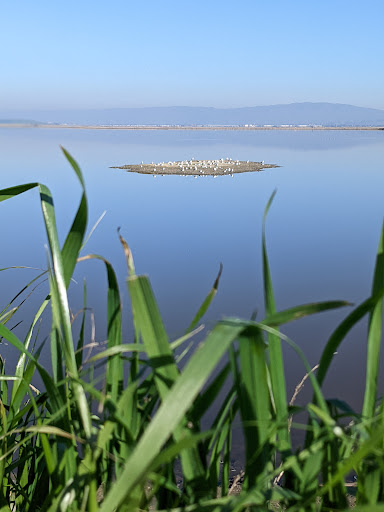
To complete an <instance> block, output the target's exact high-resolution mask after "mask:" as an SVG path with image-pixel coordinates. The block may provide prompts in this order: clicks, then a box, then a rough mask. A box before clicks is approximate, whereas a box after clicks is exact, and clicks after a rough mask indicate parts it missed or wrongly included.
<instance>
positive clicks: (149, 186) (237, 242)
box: [0, 129, 384, 407]
mask: <svg viewBox="0 0 384 512" xmlns="http://www.w3.org/2000/svg"><path fill="white" fill-rule="evenodd" d="M60 144H61V145H63V146H64V147H65V148H66V149H68V150H69V151H70V152H71V153H72V155H73V156H74V157H75V158H76V159H77V161H78V162H79V164H80V166H81V168H82V170H83V172H84V175H85V180H86V185H87V192H88V196H89V203H90V226H91V225H93V223H94V222H96V220H97V219H98V218H99V216H100V215H101V214H102V213H103V211H104V210H106V211H107V214H106V216H105V217H104V219H103V221H102V222H101V224H100V225H99V227H98V228H97V230H96V232H95V233H94V235H93V236H92V238H91V240H90V242H89V243H88V246H87V248H86V251H85V253H88V252H89V253H91V252H95V253H99V254H102V255H103V256H105V257H106V258H107V259H109V260H110V261H111V262H112V264H113V265H114V267H115V270H116V272H117V274H118V276H119V279H120V284H121V290H122V294H123V300H124V306H125V309H126V319H125V326H124V328H125V335H124V338H125V340H126V341H131V339H130V336H131V332H132V331H131V327H130V317H129V314H128V311H129V300H128V295H127V293H126V290H125V276H126V267H125V261H124V256H123V252H122V249H121V246H120V244H119V241H118V237H117V233H116V230H117V228H118V227H119V226H120V227H121V233H122V235H123V236H124V237H125V238H126V240H127V241H128V243H129V245H130V246H131V248H132V250H133V255H134V259H135V264H136V270H137V271H138V272H139V273H146V274H149V276H150V278H151V282H152V285H153V287H154V290H155V293H156V296H157V298H158V301H159V304H160V309H161V312H162V314H163V317H164V321H165V324H166V327H167V330H168V332H169V334H170V337H171V338H172V339H174V338H176V337H177V336H178V335H180V334H182V333H183V330H184V329H185V328H186V326H187V325H188V324H189V322H190V321H191V319H192V317H193V316H194V314H195V312H196V310H197V308H198V307H199V305H200V303H201V301H202V300H203V298H204V297H205V295H206V293H207V292H208V290H209V289H210V287H211V285H212V283H213V281H214V279H215V276H216V273H217V271H218V268H219V264H220V262H222V263H223V265H224V271H223V275H222V279H221V283H220V288H219V293H218V295H217V297H216V299H215V301H214V303H213V305H212V307H211V310H210V312H209V314H208V315H207V317H206V319H205V325H206V326H207V328H209V327H211V326H212V325H213V324H214V323H215V322H216V321H217V320H218V319H220V318H222V317H223V316H224V315H231V316H233V315H239V316H242V317H246V318H249V317H250V315H251V314H252V312H253V311H254V310H256V309H257V310H258V312H259V318H262V315H263V298H262V281H261V221H262V213H263V210H264V207H265V205H266V203H267V201H268V198H269V197H270V195H271V193H272V192H273V190H274V189H277V191H278V192H277V196H276V198H275V201H274V203H273V206H272V208H271V210H270V214H269V217H268V223H267V240H268V250H269V255H270V263H271V269H272V276H273V281H274V286H275V294H276V301H277V306H278V308H281V309H282V308H287V307H290V306H294V305H297V304H300V303H305V302H311V301H318V300H327V299H346V300H349V301H351V302H354V303H358V302H360V301H362V300H363V299H365V298H366V297H367V296H368V295H369V291H370V285H371V277H372V272H373V267H374V260H375V252H376V248H377V243H378V239H379V232H380V227H381V223H382V220H383V215H384V202H383V188H384V174H383V156H384V132H333V131H332V132H277V131H276V132H236V131H234V132H220V131H204V132H198V131H191V132H188V131H181V132H177V131H169V132H168V131H166V132H162V131H158V132H156V131H154V132H141V131H137V132H135V131H126V132H125V131H92V130H59V129H58V130H56V129H55V130H43V129H40V130H39V129H0V155H1V156H0V158H1V187H2V188H3V187H7V186H12V185H16V184H19V183H24V182H30V181H41V182H43V183H45V184H46V185H48V186H49V187H50V189H51V190H52V192H53V196H54V199H55V205H56V214H57V220H58V225H59V230H60V234H61V237H62V239H63V238H64V236H65V234H66V232H67V230H68V228H69V226H70V224H71V222H72V219H73V214H74V211H75V209H76V208H77V206H78V202H79V199H80V189H79V186H78V184H77V181H76V177H75V175H74V173H73V172H72V171H71V169H70V167H69V165H68V164H67V163H66V161H65V159H64V157H63V155H62V154H61V152H60V150H59V145H60ZM227 156H229V157H232V158H234V159H240V160H257V161H260V160H265V162H267V163H276V164H278V165H280V166H281V167H280V168H277V169H271V170H268V171H265V172H262V173H254V174H243V175H238V176H236V175H235V176H234V177H233V178H231V177H229V176H224V177H219V178H217V179H213V178H201V179H193V178H184V177H178V176H168V177H163V178H161V177H158V178H156V179H153V177H152V176H142V175H135V174H131V173H126V172H124V171H122V170H117V169H109V166H113V165H123V164H128V163H139V162H141V161H142V160H144V161H146V162H151V161H154V162H156V161H163V160H166V161H168V160H182V159H187V158H192V157H195V158H197V159H212V158H222V157H227ZM1 212H2V216H1V218H2V222H1V233H2V247H1V253H0V267H1V268H4V267H7V266H10V265H28V266H32V267H39V268H43V267H45V262H46V252H45V251H46V250H45V234H44V229H43V223H42V217H41V211H40V206H39V201H38V195H37V191H31V192H28V193H27V194H25V197H19V198H15V199H13V200H12V201H6V202H5V203H1ZM34 275H36V272H35V271H32V270H11V271H7V272H2V273H1V274H0V277H1V283H2V285H1V292H0V299H1V304H2V305H4V306H5V305H6V303H7V302H8V301H9V300H10V298H11V297H12V296H13V294H14V293H16V292H17V291H18V290H19V289H20V288H21V286H22V285H23V284H24V283H26V282H27V281H28V280H29V279H31V278H32V277H33V276H34ZM84 277H85V278H86V279H87V281H88V287H89V297H90V299H89V306H92V307H93V308H94V310H95V315H96V328H97V331H96V337H97V340H98V341H103V340H104V339H105V337H106V327H105V323H104V322H105V312H106V297H105V292H106V290H105V280H106V279H105V270H104V268H103V267H102V265H101V263H100V262H95V261H94V262H88V263H82V264H81V265H79V266H78V269H77V271H76V274H75V278H76V281H77V284H76V283H73V284H72V285H71V297H72V301H73V302H72V305H73V310H74V311H76V310H78V309H79V308H80V307H81V304H82V303H81V292H82V281H83V278H84ZM45 293H46V289H45V290H44V289H43V287H41V288H40V289H38V290H37V291H36V292H35V295H36V299H35V301H36V302H35V303H34V302H33V300H30V301H28V303H27V304H26V305H25V306H24V310H23V313H22V314H21V315H19V319H21V318H24V317H28V315H29V314H32V311H34V308H35V306H36V303H37V299H38V298H39V297H41V298H42V297H43V296H44V294H45ZM347 312H348V310H347V309H345V310H344V311H338V312H333V313H327V314H321V315H318V316H317V317H312V318H310V319H305V320H301V321H298V322H295V323H294V324H292V325H289V326H286V327H285V328H284V329H283V332H285V333H286V334H288V335H289V336H291V337H292V338H293V339H294V340H295V341H296V342H297V343H298V344H299V345H300V346H301V347H302V348H303V350H304V351H305V353H306V355H307V357H308V359H309V361H310V363H311V364H313V365H314V364H316V363H317V362H318V360H319V357H320V354H321V352H322V348H323V347H324V345H325V342H326V340H327V338H328V337H329V335H330V333H331V332H332V331H333V330H334V328H335V327H336V326H337V324H338V322H339V321H340V320H341V319H342V318H343V317H344V316H345V315H346V314H347ZM26 327H27V323H25V327H23V325H21V326H20V327H18V333H19V334H20V335H22V333H23V328H25V329H26ZM43 334H44V329H42V335H43ZM45 334H47V333H45ZM45 334H44V335H45ZM365 340H366V325H364V324H362V325H361V326H360V327H359V328H357V329H355V331H354V332H353V333H352V334H351V335H350V337H349V338H348V339H347V340H346V341H345V343H344V345H343V346H342V347H341V349H340V351H339V354H338V356H337V360H336V361H335V365H334V367H333V370H332V371H331V373H330V374H329V378H328V382H327V387H326V390H327V393H328V395H329V396H332V395H336V394H337V395H338V396H339V397H342V398H344V399H346V400H347V401H349V403H351V404H352V405H354V406H355V407H359V406H360V404H361V398H362V383H363V382H364V374H365ZM2 354H3V355H5V356H6V358H7V362H8V364H9V365H11V364H12V360H13V359H12V352H11V350H10V348H9V347H6V346H3V349H2ZM286 361H287V367H288V374H289V375H288V380H289V386H290V392H291V391H293V388H294V386H295V384H296V383H297V382H298V380H300V379H301V377H302V375H303V373H304V370H303V368H302V366H301V363H299V362H298V361H297V358H296V356H295V355H294V354H292V353H291V352H290V351H289V350H287V351H286ZM8 373H10V368H8ZM308 387H309V386H307V388H308ZM306 392H307V393H308V392H309V389H308V390H305V391H304V394H303V396H305V393H306Z"/></svg>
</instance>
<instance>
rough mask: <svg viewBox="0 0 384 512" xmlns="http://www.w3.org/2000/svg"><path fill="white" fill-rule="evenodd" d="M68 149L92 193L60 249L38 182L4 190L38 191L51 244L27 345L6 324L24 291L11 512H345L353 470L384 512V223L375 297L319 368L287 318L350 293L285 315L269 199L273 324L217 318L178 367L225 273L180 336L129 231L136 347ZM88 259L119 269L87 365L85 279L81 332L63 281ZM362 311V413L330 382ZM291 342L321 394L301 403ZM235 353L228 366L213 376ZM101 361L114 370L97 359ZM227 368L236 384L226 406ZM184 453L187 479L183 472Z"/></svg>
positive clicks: (0, 420)
mask: <svg viewBox="0 0 384 512" xmlns="http://www.w3.org/2000/svg"><path fill="white" fill-rule="evenodd" d="M63 153H64V155H65V157H66V158H67V160H68V162H69V164H70V165H71V167H72V168H73V170H74V172H75V173H76V175H77V177H78V179H79V183H80V186H81V189H82V197H81V201H80V204H79V207H78V209H77V211H76V213H75V215H74V220H73V223H72V226H71V228H70V230H69V233H68V235H67V237H66V239H65V242H64V245H63V247H60V245H59V242H58V235H57V228H56V221H55V209H54V203H53V198H52V196H51V193H50V191H49V189H48V188H47V187H46V186H44V185H42V184H39V183H29V184H26V185H19V186H16V187H12V188H8V189H3V190H0V200H1V201H3V200H6V199H11V198H12V197H15V196H16V195H20V194H22V193H24V192H26V191H28V190H30V189H33V188H35V189H36V190H37V194H38V197H39V200H40V203H41V209H42V213H43V218H44V223H45V229H46V233H47V238H48V247H49V250H48V257H47V268H48V270H47V274H48V281H49V294H48V295H47V297H46V299H45V300H44V301H43V303H42V304H41V305H40V306H39V307H38V308H37V312H36V315H35V317H34V319H33V321H32V323H31V326H30V329H29V330H28V333H27V335H26V337H25V339H19V338H18V337H17V336H16V335H15V334H14V332H13V331H12V329H10V328H8V327H7V325H6V324H7V323H8V322H9V321H10V320H11V318H12V316H13V314H14V312H15V311H16V310H17V306H14V305H13V301H12V303H10V304H9V306H8V307H7V308H5V309H4V310H3V312H2V313H1V318H0V322H1V323H0V336H2V337H3V338H4V339H6V340H7V341H8V343H9V344H11V345H13V347H14V349H15V351H16V353H17V354H18V361H17V364H16V368H15V370H14V372H13V373H12V375H9V374H7V368H5V366H4V364H3V361H2V360H0V392H1V401H0V424H1V434H0V511H1V512H5V511H15V510H17V511H35V510H41V511H56V510H62V511H64V510H65V511H89V512H93V511H96V510H101V511H103V512H110V511H113V510H116V511H121V512H122V511H134V510H148V509H149V508H150V507H152V508H156V509H157V510H175V511H176V510H179V511H181V510H185V511H191V512H192V511H195V510H196V511H198V510H202V511H204V510H206V511H219V510H226V511H241V510H268V509H269V508H272V509H273V510H276V509H282V510H290V511H315V510H343V509H347V507H348V504H347V488H346V486H345V479H346V476H347V475H348V474H349V473H350V472H351V471H354V472H355V473H356V476H357V484H356V491H357V492H356V495H357V508H356V510H358V509H359V510H370V511H374V510H378V511H379V510H384V499H383V498H384V496H383V492H384V485H383V484H384V464H383V460H384V459H383V455H384V446H383V439H384V437H383V436H384V411H383V407H384V406H383V402H382V400H381V393H380V390H379V389H378V360H379V353H380V345H381V337H382V325H381V322H382V308H383V295H384V266H383V250H384V249H383V233H382V234H381V238H380V243H379V249H378V253H377V261H376V269H375V273H374V278H373V285H372V293H371V296H370V297H368V298H367V299H366V300H365V301H364V302H363V303H362V304H360V305H358V306H357V307H355V309H354V310H353V311H352V312H350V313H349V314H348V315H347V317H346V318H345V320H344V321H343V322H342V323H341V324H340V325H339V326H338V327H337V328H336V330H335V331H334V333H333V334H332V335H331V337H330V339H329V340H328V342H327V344H326V347H325V350H324V352H323V355H322V357H321V360H320V363H319V368H318V370H317V373H315V372H313V371H311V368H310V366H309V364H308V362H307V360H306V358H305V356H304V354H303V353H302V351H301V349H300V348H299V347H298V346H297V345H296V344H295V343H294V342H293V341H292V340H290V339H289V338H288V337H287V336H285V335H284V334H283V333H282V332H281V331H280V326H282V325H283V324H286V323H289V322H291V321H293V320H297V319H298V318H301V317H304V316H307V315H312V314H317V313H320V312H322V311H326V310H330V309H334V308H340V307H343V306H346V305H347V302H344V301H329V302H320V303H312V304H306V305H301V306H295V307H292V308H291V309H288V310H284V311H277V310H276V305H275V300H274V293H273V285H272V277H271V271H270V267H269V262H268V254H267V244H266V230H265V223H266V217H267V213H268V210H269V208H270V207H271V204H272V200H273V196H272V197H271V200H270V201H269V203H268V205H267V207H266V210H265V215H264V221H263V230H262V261H263V281H264V295H265V312H266V313H265V318H264V319H263V320H261V321H259V322H256V321H248V320H241V319H238V318H228V319H225V320H223V321H221V322H219V323H218V324H217V325H215V327H214V328H213V329H212V330H211V331H210V332H209V333H208V334H207V335H206V337H205V339H204V342H203V343H202V344H201V345H200V346H199V347H197V348H196V350H195V351H194V352H193V353H192V354H190V356H189V359H188V362H187V364H186V365H185V367H184V369H183V371H180V370H179V368H178V365H177V356H176V354H175V350H176V348H178V347H180V346H181V345H183V344H185V343H186V342H187V341H189V340H190V339H191V338H193V336H194V335H195V332H196V328H197V329H198V325H199V322H200V320H201V318H202V317H203V315H204V314H205V312H206V310H207V308H208V307H209V304H210V302H211V301H212V300H213V298H214V295H215V294H216V291H217V288H218V284H219V279H220V274H221V269H220V272H219V275H218V277H217V279H216V281H215V283H214V285H213V287H212V289H211V291H210V292H209V293H208V295H207V297H206V298H205V300H204V301H203V302H202V305H201V307H200V308H199V310H198V312H197V313H196V315H195V316H192V315H191V323H190V325H189V326H186V331H185V335H184V336H183V337H182V338H180V339H178V340H174V341H173V342H171V341H170V340H169V338H168V335H167V333H166V331H165V328H164V324H163V322H162V318H161V315H160V312H159V308H158V306H157V303H156V299H155V296H154V293H153V290H152V288H151V285H150V282H149V279H148V278H147V277H146V276H138V275H136V272H135V267H134V263H133V258H132V254H131V252H130V250H129V247H128V245H127V244H126V242H125V240H124V239H123V238H121V237H120V240H121V243H122V250H124V252H125V255H126V258H127V267H128V277H127V286H128V290H129V294H130V298H131V305H132V312H133V323H134V330H135V336H134V339H132V340H131V343H124V342H123V341H122V308H121V299H120V291H119V287H118V281H117V278H116V275H115V272H114V270H113V267H112V266H111V264H110V263H109V262H108V261H106V260H105V259H104V258H103V257H102V256H98V255H85V256H84V255H83V256H80V253H81V251H82V249H83V245H84V241H85V233H86V229H87V217H88V206H87V196H86V192H85V184H84V180H83V177H82V174H81V171H80V169H79V166H78V165H77V163H76V162H75V161H74V159H73V158H72V157H71V156H70V155H69V154H68V153H67V152H66V151H65V150H64V149H63ZM88 259H97V260H99V261H100V263H101V265H102V266H104V268H105V271H106V274H107V282H108V291H107V294H108V297H107V322H108V341H107V346H106V348H105V350H103V351H102V352H99V353H97V354H95V355H94V356H93V357H92V358H91V359H89V360H88V361H85V359H84V347H85V346H87V345H88V343H89V340H87V339H86V332H87V329H86V328H85V326H86V323H87V322H88V321H89V319H88V318H87V293H86V287H85V288H84V309H83V312H82V313H81V314H82V318H81V328H80V330H79V333H78V335H77V336H76V338H75V337H74V333H73V330H72V326H71V314H70V308H69V304H68V296H67V289H68V286H69V283H70V280H71V278H72V274H73V271H74V269H75V266H76V264H77V263H80V262H83V261H86V260H88ZM81 264H86V263H81ZM32 285H33V283H31V284H30V286H32ZM47 306H50V308H51V319H52V323H51V329H50V354H51V361H52V367H51V368H49V369H48V368H45V367H43V365H42V364H41V363H40V362H39V356H40V353H41V350H42V345H39V344H37V346H38V348H37V349H33V340H34V339H35V336H36V332H35V331H36V329H37V327H36V326H37V324H38V321H39V319H40V318H41V316H42V313H43V311H44V309H45V308H46V307H47ZM364 317H367V318H368V324H369V329H368V335H367V381H366V388H365V396H364V405H363V409H362V411H361V413H356V412H354V411H352V410H351V409H350V408H349V407H348V406H347V405H346V404H344V403H342V402H341V401H335V400H333V401H331V400H326V398H325V397H324V395H323V392H322V384H323V382H324V381H325V379H326V375H327V371H328V369H329V367H330V365H331V364H332V359H333V354H334V352H335V351H336V350H337V348H338V347H339V345H340V344H341V343H342V342H343V341H344V340H345V337H346V335H347V334H348V332H349V331H350V329H352V328H353V327H354V326H355V325H356V323H357V322H359V321H361V320H362V319H363V318H364ZM194 329H195V330H194ZM282 344H287V345H289V347H291V349H292V350H294V351H295V352H296V353H297V356H298V357H299V358H300V359H301V361H302V363H303V369H304V372H305V373H306V374H307V377H308V379H309V380H310V382H311V385H312V389H313V399H312V400H311V401H310V402H309V403H308V404H306V406H305V407H295V406H292V405H289V402H288V399H287V392H286V385H285V375H284V360H283V350H282ZM224 357H226V359H224V366H223V368H222V369H221V370H220V371H217V370H216V368H217V367H218V364H219V362H220V361H222V360H223V358H224ZM100 363H103V364H102V372H103V373H102V378H101V377H100V368H98V369H97V367H98V366H99V365H100ZM96 369H97V371H96ZM35 373H37V374H39V375H40V379H41V382H42V383H43V388H42V389H40V390H36V389H35V388H34V387H33V386H32V381H33V379H34V375H35ZM228 378H229V379H230V382H231V385H230V389H229V391H227V393H226V395H225V397H224V399H222V400H221V402H220V403H219V405H218V406H217V400H218V397H219V396H221V395H222V393H220V392H221V390H222V389H223V385H224V383H225V382H226V380H227V379H228ZM214 402H215V404H216V405H215V410H216V411H217V412H216V414H214V415H213V419H212V420H211V423H210V425H209V427H208V428H205V429H202V428H201V420H202V417H203V416H205V415H206V412H207V411H208V410H209V409H210V408H211V406H212V404H213V403H214ZM303 411H305V412H306V413H307V416H308V422H307V424H306V425H301V428H303V429H305V430H306V439H305V444H304V445H303V447H301V449H300V450H297V447H295V446H294V445H293V443H292V429H293V428H294V427H295V418H296V416H297V414H298V413H301V412H303ZM236 414H239V415H240V418H241V425H242V429H243V433H244V442H245V467H244V480H243V483H242V491H241V492H240V493H239V494H236V495H234V494H233V492H232V482H231V480H230V478H229V475H230V460H231V439H232V437H231V436H232V425H233V421H234V418H235V416H236ZM211 416H212V415H211ZM346 418H349V419H348V421H349V423H348V422H346V420H345V419H346ZM292 421H293V423H292ZM177 461H180V464H181V470H182V482H181V483H180V482H178V481H177V480H176V474H175V463H176V462H177ZM219 482H220V493H219V494H220V497H218V489H217V486H218V483H219Z"/></svg>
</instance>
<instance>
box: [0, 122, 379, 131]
mask: <svg viewBox="0 0 384 512" xmlns="http://www.w3.org/2000/svg"><path fill="white" fill-rule="evenodd" d="M0 128H45V129H46V128H49V129H72V130H218V131H268V130H283V131H287V130H289V131H325V130H350V131H352V130H355V131H356V130H357V131H372V130H376V131H377V130H383V131H384V126H310V125H308V126H307V125H305V126H253V125H252V126H177V125H175V126H173V125H159V126H158V125H155V126H150V125H82V124H43V123H39V124H27V123H0Z"/></svg>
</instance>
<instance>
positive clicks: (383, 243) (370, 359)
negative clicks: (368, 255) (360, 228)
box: [362, 223, 384, 418]
mask: <svg viewBox="0 0 384 512" xmlns="http://www.w3.org/2000/svg"><path fill="white" fill-rule="evenodd" d="M383 288H384V223H383V226H382V229H381V235H380V241H379V247H378V250H377V256H376V264H375V272H374V276H373V283H372V296H377V294H378V293H380V290H382V289H383ZM382 322H383V297H382V296H381V297H380V298H379V299H378V300H377V302H376V304H375V306H374V308H373V309H372V311H371V313H370V317H369V328H368V346H367V369H366V380H365V393H364V403H363V411H362V412H363V416H364V417H365V418H372V417H373V415H374V414H375V404H376V399H377V385H378V374H379V363H380V348H381V334H382Z"/></svg>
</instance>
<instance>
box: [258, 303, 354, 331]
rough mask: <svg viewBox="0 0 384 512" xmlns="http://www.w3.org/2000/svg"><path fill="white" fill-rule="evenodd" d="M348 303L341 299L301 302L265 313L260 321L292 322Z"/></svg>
mask: <svg viewBox="0 0 384 512" xmlns="http://www.w3.org/2000/svg"><path fill="white" fill-rule="evenodd" d="M350 305H351V304H350V303H349V302H346V301H343V300H330V301H325V302H313V303H310V304H303V305H301V306H295V307H293V308H289V309H286V310H284V311H279V312H277V313H273V314H271V315H267V316H266V318H265V319H264V320H263V321H262V323H263V324H266V325H270V326H271V327H276V326H278V325H283V324H287V323H289V322H293V321H295V320H298V319H299V318H304V317H305V316H308V315H314V314H316V313H321V312H323V311H329V310H331V309H337V308H342V307H345V306H350Z"/></svg>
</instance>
